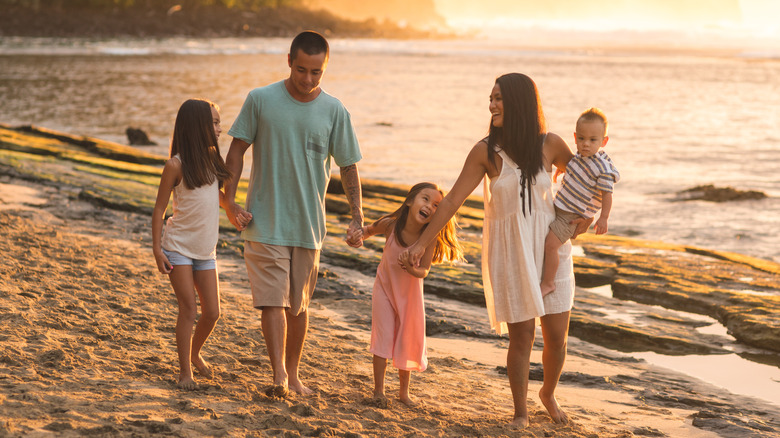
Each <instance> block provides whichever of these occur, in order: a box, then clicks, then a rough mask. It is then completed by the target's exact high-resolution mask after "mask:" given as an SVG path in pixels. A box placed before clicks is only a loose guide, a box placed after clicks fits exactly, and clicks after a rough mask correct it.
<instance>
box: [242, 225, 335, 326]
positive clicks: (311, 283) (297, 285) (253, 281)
mask: <svg viewBox="0 0 780 438" xmlns="http://www.w3.org/2000/svg"><path fill="white" fill-rule="evenodd" d="M244 261H245V262H246V271H247V274H248V275H249V284H250V285H251V287H252V303H253V305H254V306H255V308H257V309H262V308H263V307H285V308H287V309H288V311H289V312H290V313H292V314H293V315H299V314H301V313H302V312H305V311H306V309H308V308H309V302H311V296H312V294H314V287H315V286H316V285H317V273H318V271H319V266H320V251H319V250H316V249H309V248H300V247H296V246H278V245H267V244H264V243H260V242H252V241H249V240H246V241H244Z"/></svg>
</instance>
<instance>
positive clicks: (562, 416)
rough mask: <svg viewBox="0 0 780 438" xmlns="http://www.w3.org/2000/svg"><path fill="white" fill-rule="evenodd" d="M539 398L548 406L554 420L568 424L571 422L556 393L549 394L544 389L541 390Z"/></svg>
mask: <svg viewBox="0 0 780 438" xmlns="http://www.w3.org/2000/svg"><path fill="white" fill-rule="evenodd" d="M539 399H540V400H541V401H542V404H543V405H544V407H545V408H547V412H548V413H549V414H550V417H551V418H552V420H553V422H555V423H559V424H567V423H568V422H569V416H568V415H566V412H563V409H561V407H560V405H558V400H556V399H555V396H554V395H552V394H551V395H549V396H547V395H545V394H544V393H543V392H542V391H539Z"/></svg>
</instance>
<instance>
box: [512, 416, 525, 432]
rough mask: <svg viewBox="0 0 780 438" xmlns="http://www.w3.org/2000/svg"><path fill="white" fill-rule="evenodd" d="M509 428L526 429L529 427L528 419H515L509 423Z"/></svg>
mask: <svg viewBox="0 0 780 438" xmlns="http://www.w3.org/2000/svg"><path fill="white" fill-rule="evenodd" d="M509 427H511V428H513V429H525V428H526V427H528V417H515V418H514V419H513V420H512V422H511V423H509Z"/></svg>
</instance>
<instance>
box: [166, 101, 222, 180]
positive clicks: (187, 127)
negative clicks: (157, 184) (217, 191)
mask: <svg viewBox="0 0 780 438" xmlns="http://www.w3.org/2000/svg"><path fill="white" fill-rule="evenodd" d="M212 107H214V108H216V109H219V108H218V107H217V105H216V104H215V103H213V102H209V101H208V100H203V99H189V100H187V101H186V102H184V103H183V104H181V107H180V108H179V113H178V114H177V115H176V124H175V125H174V128H173V139H172V140H171V157H173V156H174V155H176V154H179V158H181V162H182V166H181V169H182V174H183V180H184V186H185V187H187V188H188V189H195V188H198V187H200V186H203V185H207V184H211V183H213V182H214V178H216V179H217V180H218V181H219V187H222V184H223V183H224V181H225V180H227V179H228V178H230V170H228V168H227V165H226V164H225V160H223V159H222V155H220V153H219V143H218V142H217V134H216V133H215V132H214V121H213V118H212V115H211V108H212Z"/></svg>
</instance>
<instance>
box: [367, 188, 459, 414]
mask: <svg viewBox="0 0 780 438" xmlns="http://www.w3.org/2000/svg"><path fill="white" fill-rule="evenodd" d="M443 197H444V193H443V192H442V190H441V189H440V188H439V186H437V185H436V184H432V183H427V182H423V183H419V184H417V185H415V186H414V187H412V189H411V190H410V191H409V194H408V195H407V196H406V200H404V203H403V205H401V207H400V208H399V209H398V210H396V211H395V212H393V213H391V214H388V215H386V216H382V217H381V218H380V219H379V220H377V221H376V222H374V223H373V224H371V225H368V226H366V227H363V229H362V230H361V232H362V236H361V238H362V239H366V238H368V237H370V236H373V235H375V234H384V235H385V236H387V241H386V243H385V248H384V252H383V253H382V261H381V262H380V263H379V267H378V268H377V271H376V281H375V282H374V292H373V297H372V300H371V304H372V311H371V315H372V322H371V347H370V348H369V351H370V352H371V353H373V354H374V397H375V398H377V399H382V400H384V399H386V396H385V371H386V370H387V360H388V359H392V360H393V366H395V367H396V368H398V377H399V380H400V391H399V399H400V401H401V402H402V403H404V404H406V405H411V404H412V400H411V399H410V397H409V380H410V377H411V371H413V370H414V371H424V370H425V368H427V366H428V358H427V355H426V348H425V305H424V303H423V278H425V277H426V276H427V275H428V271H429V270H430V268H431V263H440V262H445V261H458V260H461V259H462V258H463V250H462V248H461V247H460V244H459V243H458V240H457V235H456V226H457V223H456V220H455V218H454V217H453V218H451V219H450V220H449V221H448V222H447V224H446V226H444V227H443V228H442V230H441V231H440V232H439V233H438V235H437V237H436V239H435V240H434V241H433V242H432V243H431V244H430V245H428V246H427V247H426V248H425V253H424V255H423V256H422V259H421V260H420V264H419V266H418V267H414V266H412V265H411V264H409V262H408V261H406V260H404V261H403V262H399V261H398V260H399V258H398V257H399V255H400V254H401V253H402V252H403V251H404V250H405V249H406V247H407V246H408V245H410V244H412V243H414V242H415V241H417V238H418V237H420V234H422V232H423V230H424V229H425V227H426V226H428V222H429V221H430V220H431V216H433V213H435V212H436V208H437V207H438V206H439V202H441V200H442V198H443Z"/></svg>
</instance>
